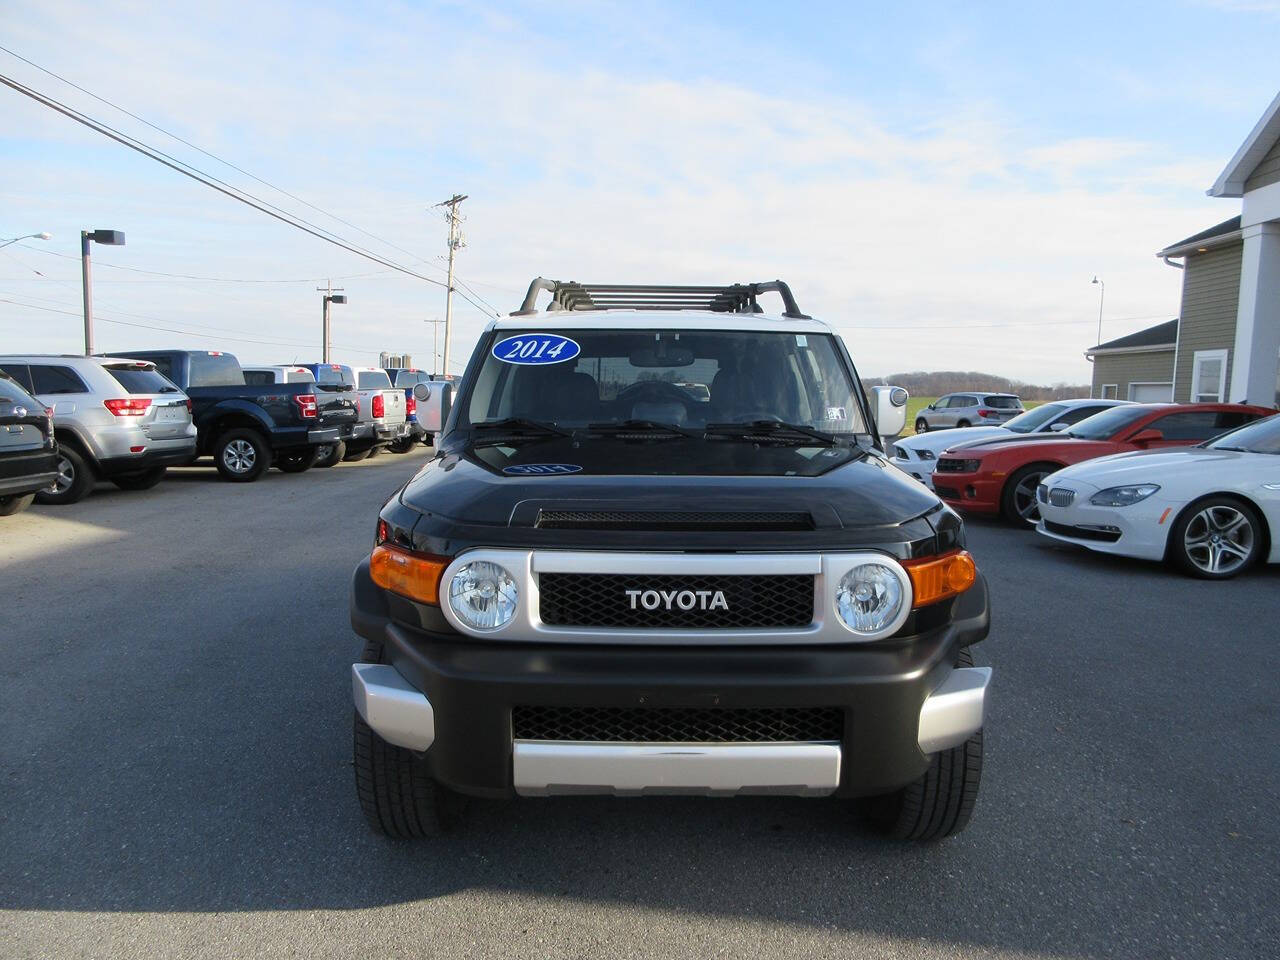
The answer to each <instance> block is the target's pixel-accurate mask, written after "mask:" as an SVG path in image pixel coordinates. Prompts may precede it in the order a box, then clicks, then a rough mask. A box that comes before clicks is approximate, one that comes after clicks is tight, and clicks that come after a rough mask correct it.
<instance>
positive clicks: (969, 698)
mask: <svg viewBox="0 0 1280 960" xmlns="http://www.w3.org/2000/svg"><path fill="white" fill-rule="evenodd" d="M990 683H991V668H990V667H957V668H956V669H955V670H952V671H951V676H949V677H947V679H946V680H944V681H942V683H941V684H940V685H939V686H938V688H937V689H936V690H934V691H933V693H931V694H929V696H928V697H927V698H926V699H925V701H924V705H923V706H921V707H920V732H919V737H918V740H919V743H920V750H921V751H922V752H923V753H937V752H939V751H940V750H947V749H950V748H951V747H957V746H959V745H960V744H962V743H964V742H965V741H966V740H968V739H969V737H971V736H972V735H973V734H975V733H977V732H978V731H979V730H981V729H982V721H983V716H984V714H985V712H986V701H987V686H988V684H990Z"/></svg>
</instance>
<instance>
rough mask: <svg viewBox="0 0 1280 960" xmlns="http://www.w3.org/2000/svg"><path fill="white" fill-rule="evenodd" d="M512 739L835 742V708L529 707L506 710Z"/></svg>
mask: <svg viewBox="0 0 1280 960" xmlns="http://www.w3.org/2000/svg"><path fill="white" fill-rule="evenodd" d="M511 725H512V732H513V735H514V737H515V739H517V740H560V741H564V740H572V741H578V742H583V741H585V742H595V743H598V742H607V743H812V742H814V741H838V740H840V738H841V734H842V733H843V728H844V716H843V713H842V711H841V710H840V709H839V708H837V707H793V708H782V707H747V708H739V709H728V708H715V707H709V708H697V707H530V706H517V707H515V708H514V709H513V710H512V711H511Z"/></svg>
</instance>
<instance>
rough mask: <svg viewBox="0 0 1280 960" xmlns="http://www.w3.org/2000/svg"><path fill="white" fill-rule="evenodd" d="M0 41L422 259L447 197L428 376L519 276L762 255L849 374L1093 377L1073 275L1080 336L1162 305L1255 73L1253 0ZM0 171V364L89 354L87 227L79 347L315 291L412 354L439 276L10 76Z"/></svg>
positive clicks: (27, 25)
mask: <svg viewBox="0 0 1280 960" xmlns="http://www.w3.org/2000/svg"><path fill="white" fill-rule="evenodd" d="M886 7H887V9H886ZM0 46H3V47H6V48H8V49H9V50H10V51H12V52H13V53H16V54H18V55H20V56H21V57H24V58H26V59H27V60H30V61H32V62H34V63H35V64H38V65H39V66H40V67H43V68H45V69H46V70H49V71H52V72H53V73H56V74H59V75H60V76H61V77H63V78H65V79H67V80H70V81H72V82H74V83H76V84H78V85H79V86H81V87H84V88H85V89H86V90H88V91H91V92H92V93H93V94H96V95H97V96H99V97H102V98H104V99H106V100H108V101H111V102H112V103H114V104H116V105H118V106H119V107H123V108H124V109H126V110H128V111H129V112H131V113H133V114H136V115H137V116H138V117H140V118H142V119H143V120H146V121H149V122H150V123H152V124H155V125H156V126H159V127H161V128H163V129H164V130H166V131H169V132H170V133H172V134H176V135H177V136H179V137H181V138H183V139H184V140H187V141H189V142H190V143H191V144H194V145H195V146H196V147H199V148H201V149H202V150H205V151H208V152H210V153H212V154H215V155H217V156H218V157H220V158H222V159H223V160H226V161H230V162H231V163H232V164H234V165H235V166H237V167H239V168H241V170H242V171H247V173H248V174H251V175H252V176H253V177H257V178H260V179H261V180H264V181H267V182H268V183H269V184H271V185H273V186H274V187H276V188H280V189H282V190H284V191H287V192H288V194H291V195H292V197H290V196H286V195H285V194H283V193H280V192H277V191H276V190H273V189H272V187H268V186H266V185H264V184H263V183H260V182H257V181H255V180H253V179H252V178H251V177H250V176H246V175H245V173H243V172H238V171H237V170H235V169H232V168H231V167H228V166H226V165H224V164H222V163H219V162H218V161H217V160H214V159H212V158H210V157H209V156H206V155H204V154H202V153H200V152H198V151H197V150H195V149H193V148H192V147H191V146H188V145H185V144H183V143H181V142H178V141H176V140H174V139H171V138H170V137H168V136H166V135H165V134H163V133H160V132H158V131H156V130H154V129H151V128H149V127H147V126H145V125H144V124H142V123H140V122H138V121H137V120H135V119H132V118H130V117H128V116H126V115H125V114H123V113H121V112H119V111H118V110H116V109H113V108H112V107H110V106H107V105H104V104H103V103H101V102H98V101H96V100H94V99H93V98H92V97H90V96H88V95H86V94H85V93H82V92H80V91H78V90H76V89H74V88H73V87H71V86H68V85H67V84H65V83H63V82H62V81H60V80H58V79H55V78H53V77H51V76H49V75H48V74H46V73H44V72H42V71H41V70H39V69H37V68H35V67H33V66H30V65H29V64H27V63H24V62H22V61H21V60H19V59H16V58H15V57H14V56H12V55H10V54H9V53H4V52H0V74H3V75H5V76H8V77H11V78H13V79H15V80H18V81H20V82H22V83H25V84H27V85H29V86H31V87H33V88H35V89H36V90H38V91H40V92H41V93H44V94H47V95H50V96H53V97H55V98H57V99H59V100H61V101H63V102H64V103H67V104H69V105H71V106H73V107H75V108H77V109H80V110H83V111H84V112H85V113H87V114H89V115H90V116H92V117H94V118H95V119H98V120H101V121H104V122H106V123H108V124H110V125H112V126H114V127H117V128H118V129H120V130H122V131H124V132H125V133H127V134H129V135H132V136H135V137H137V138H139V139H140V140H143V141H145V142H146V143H148V144H150V145H152V146H154V147H157V148H159V149H161V150H163V151H165V152H166V153H169V154H171V155H172V156H174V157H176V158H179V159H181V160H184V161H186V162H189V163H191V164H193V165H195V166H197V167H199V168H200V169H202V170H204V171H206V172H208V173H210V174H212V175H214V176H216V177H218V178H220V179H222V180H225V181H226V182H227V183H229V184H233V185H235V186H237V187H240V188H243V189H245V190H248V191H249V192H251V193H254V194H255V195H257V196H259V197H261V198H262V199H264V200H267V201H269V202H270V203H272V204H275V205H277V206H279V207H280V208H282V209H285V210H288V211H289V212H291V213H294V214H297V215H299V216H302V217H304V218H305V219H307V220H310V221H312V222H314V223H316V224H318V225H320V226H322V227H324V228H325V229H327V230H330V231H332V232H334V233H336V234H338V235H340V236H341V237H343V238H344V239H346V240H348V241H350V242H352V243H353V244H354V245H357V246H362V247H366V248H368V249H370V250H373V251H375V252H376V253H378V254H379V255H380V256H382V257H383V258H386V259H389V260H391V261H393V262H395V263H397V264H400V265H402V266H407V267H410V268H411V269H412V270H413V271H415V272H417V273H421V274H423V275H426V276H430V277H432V278H436V279H438V280H439V281H443V279H444V257H445V253H446V243H445V238H446V224H445V222H444V220H443V217H442V214H441V211H440V210H438V209H434V208H433V205H434V204H436V203H438V202H439V201H441V200H444V199H446V198H447V197H449V196H451V195H452V194H454V193H463V194H466V195H467V196H468V198H469V199H467V200H466V201H465V202H464V203H463V205H462V212H463V214H464V216H465V217H466V222H465V224H464V232H465V237H466V244H467V245H466V246H465V247H464V248H463V249H462V250H460V251H459V254H458V260H457V275H458V277H459V278H460V280H461V281H462V282H464V283H465V284H467V289H466V290H464V291H463V292H467V291H468V290H469V292H470V295H471V296H472V299H473V300H474V301H475V303H474V304H472V303H468V302H466V301H463V300H459V299H455V301H454V339H453V348H452V358H451V368H452V369H453V370H454V371H455V372H457V371H460V370H461V368H462V367H463V365H464V364H465V361H466V358H467V356H468V355H469V353H470V351H471V348H472V347H473V345H474V344H475V341H476V338H477V336H478V335H479V334H480V332H481V331H482V330H483V328H484V325H485V324H486V323H487V322H488V320H489V319H492V317H493V315H494V314H495V313H499V312H501V313H506V312H508V311H510V310H514V309H516V308H517V307H518V305H519V303H520V300H521V298H522V296H523V292H524V290H525V288H526V287H527V286H528V283H529V281H530V280H531V279H532V278H533V277H535V276H539V275H541V276H546V277H551V278H553V279H562V280H570V279H571V280H578V281H596V282H610V283H730V282H735V281H750V280H765V279H773V278H775V277H780V278H782V279H784V280H786V281H788V282H789V284H790V285H791V288H792V290H793V291H794V292H795V295H796V298H797V300H798V301H799V304H800V306H801V308H802V309H803V310H804V311H805V312H807V313H810V314H812V315H814V316H816V317H819V318H820V319H823V320H826V321H827V322H829V323H831V324H832V325H833V326H834V327H836V328H837V329H838V330H839V332H840V333H841V334H842V335H843V336H844V337H845V339H846V341H847V343H848V344H849V348H850V351H851V353H852V355H853V357H854V360H855V362H856V364H857V365H858V368H859V372H860V373H862V374H863V375H864V376H882V375H885V374H889V373H892V372H897V371H908V370H941V369H969V370H980V371H984V372H988V373H994V374H999V375H1003V376H1007V377H1012V378H1016V379H1021V380H1026V381H1030V382H1036V383H1050V382H1063V381H1065V382H1070V383H1085V382H1088V380H1089V377H1090V373H1089V364H1088V362H1087V361H1086V360H1085V358H1084V356H1083V352H1084V351H1085V350H1086V349H1087V348H1088V347H1089V346H1091V345H1092V344H1094V343H1095V342H1097V323H1098V308H1099V292H1100V288H1099V286H1098V285H1094V284H1091V283H1090V280H1091V279H1092V278H1093V276H1095V275H1097V276H1100V277H1101V278H1102V279H1103V280H1104V282H1105V284H1106V287H1105V291H1106V292H1105V303H1104V304H1103V321H1102V339H1103V340H1109V339H1112V338H1114V337H1118V336H1122V335H1124V334H1127V333H1131V332H1133V331H1135V330H1139V329H1142V328H1143V327H1146V326H1150V325H1152V324H1154V323H1158V322H1160V321H1162V320H1167V319H1169V318H1171V317H1174V316H1176V315H1177V310H1178V298H1179V291H1180V280H1181V274H1180V273H1179V272H1178V271H1176V270H1173V269H1171V268H1170V267H1168V266H1166V265H1165V264H1163V263H1162V262H1161V261H1160V260H1158V259H1157V258H1156V257H1155V256H1154V254H1155V252H1156V251H1157V250H1159V249H1161V248H1162V247H1165V246H1167V245H1169V244H1171V243H1173V242H1174V241H1176V240H1179V239H1181V238H1182V237H1185V236H1188V235H1190V234H1192V233H1195V232H1197V231H1199V230H1201V229H1203V228H1205V227H1207V226H1210V225H1212V224H1214V223H1217V222H1219V221H1221V220H1225V219H1227V218H1229V217H1232V216H1234V215H1235V214H1237V213H1238V212H1239V201H1231V200H1222V199H1211V198H1209V197H1206V196H1205V190H1206V189H1207V188H1208V187H1209V186H1210V185H1211V184H1212V182H1213V181H1214V179H1215V178H1216V177H1217V175H1218V173H1219V172H1220V171H1221V169H1222V168H1223V167H1224V166H1225V165H1226V163H1227V161H1228V160H1229V159H1230V158H1231V156H1232V154H1233V153H1234V152H1235V151H1236V149H1237V148H1238V147H1239V145H1240V144H1241V142H1243V140H1244V138H1245V137H1246V135H1247V134H1248V133H1249V131H1250V130H1251V129H1252V127H1253V125H1254V124H1255V123H1256V122H1257V120H1258V118H1259V117H1260V116H1261V115H1262V113H1263V111H1264V110H1265V109H1266V107H1267V105H1268V103H1269V102H1270V101H1271V99H1272V98H1273V97H1274V96H1275V95H1276V92H1277V76H1276V74H1275V71H1274V70H1273V69H1272V70H1270V72H1269V70H1268V68H1266V67H1265V64H1266V63H1272V64H1273V65H1274V62H1275V58H1274V52H1275V50H1276V49H1277V47H1280V0H1277V2H1268V0H1172V2H1165V3H1159V4H1144V3H1122V4H1117V3H1114V2H1109V3H1089V2H1082V3H1076V4H1072V5H1048V4H1027V3H986V4H975V5H956V4H950V3H912V2H900V3H897V4H893V5H885V4H856V3H804V2H800V3H793V4H789V5H779V4H776V3H772V4H766V3H752V2H741V3H718V2H717V3H701V4H690V3H680V2H672V3H667V2H648V0H630V2H625V3H612V2H603V0H562V2H547V3H510V4H484V3H480V2H457V3H452V2H445V3H426V2H382V0H371V2H365V3H360V4H354V3H353V4H343V3H326V2H323V0H321V2H308V3H294V2H287V0H286V2H277V3H267V4H263V3H244V2H241V0H224V2H220V3H218V4H191V3H182V2H179V3H173V4H169V5H164V6H162V5H160V4H156V3H144V2H132V3H129V2H123V3H117V4H102V3H96V4H88V3H83V4H81V3H66V2H59V0H39V2H19V0H0ZM0 171H2V172H0V241H3V240H5V239H8V238H10V237H16V236H19V235H22V234H28V233H34V232H38V231H48V232H49V233H51V234H52V237H51V239H49V240H44V241H41V240H24V241H21V242H20V243H16V244H12V245H9V246H7V247H5V248H3V249H2V250H0V352H17V351H40V352H78V351H80V350H82V349H83V333H82V319H81V306H80V302H81V301H80V298H81V287H80V265H79V262H78V261H79V257H78V254H79V232H80V230H82V229H86V228H87V229H97V228H103V229H118V230H122V231H124V232H125V234H126V238H127V243H126V245H125V246H124V247H96V248H95V249H94V254H93V256H94V260H93V262H94V309H95V315H96V317H97V318H98V319H97V323H96V325H95V333H96V341H97V343H96V346H97V349H99V350H104V351H111V352H115V353H127V352H128V350H129V349H130V348H135V349H142V348H144V347H169V346H177V347H184V348H190V349H222V350H227V351H230V352H233V353H235V354H237V355H238V356H239V357H240V358H241V360H242V362H244V363H270V362H289V361H299V362H301V361H308V360H315V359H319V353H320V327H321V322H320V314H321V295H320V294H319V293H317V292H316V289H315V288H316V287H317V286H323V285H324V283H325V278H333V283H334V286H335V287H339V286H340V287H342V288H343V289H344V292H345V293H346V295H347V297H348V303H347V304H345V305H338V306H335V307H334V308H333V311H334V313H333V334H332V340H333V343H334V359H336V360H340V361H343V362H349V363H353V364H357V365H359V364H376V362H377V360H378V356H377V355H378V352H379V351H382V350H389V351H391V352H396V353H401V352H407V353H410V354H411V355H412V356H413V357H414V360H415V363H416V364H417V365H418V366H423V367H428V368H429V367H431V365H432V362H431V361H432V357H431V355H432V333H433V331H435V330H440V329H441V328H439V327H438V326H436V325H434V324H432V323H430V322H429V321H432V320H439V319H442V318H443V317H444V312H445V305H444V299H445V294H444V289H443V287H442V286H441V285H439V284H430V283H427V282H425V281H423V280H420V279H416V278H414V277H410V276H407V275H404V274H401V273H397V272H394V271H392V270H388V269H387V268H386V267H385V266H382V265H380V264H376V263H372V262H370V261H368V260H364V259H362V258H360V257H358V256H356V255H354V254H351V253H348V252H345V251H343V250H340V249H338V248H336V247H333V246H331V245H329V244H327V243H324V242H322V241H321V240H318V239H316V238H314V237H311V236H308V235H306V234H304V233H302V232H300V231H297V230H295V229H293V228H291V227H288V226H286V225H284V224H281V223H279V222H278V221H275V220H273V219H270V218H268V217H267V216H265V215H263V214H261V213H259V212H256V211H254V210H251V209H249V208H248V207H245V206H242V205H241V204H239V203H237V202H235V201H233V200H231V199H229V198H227V197H225V196H223V195H221V194H218V193H216V192H214V191H213V190H210V189H209V188H207V187H204V186H201V185H199V184H197V183H195V182H193V181H191V180H189V179H187V178H185V177H182V176H181V175H179V174H177V173H174V172H173V171H171V170H168V169H165V168H164V167H161V166H160V165H158V164H157V163H155V162H154V161H152V160H149V159H146V158H144V157H142V156H139V155H138V154H136V153H133V152H131V151H129V150H127V149H125V148H124V147H122V146H120V145H118V144H116V143H113V142H112V141H110V140H108V139H106V138H104V137H103V136H101V135H100V134H97V133H94V132H92V131H90V130H88V129H86V128H84V127H81V126H79V125H77V124H75V123H74V122H72V121H71V120H68V119H67V118H65V117H63V116H61V115H59V114H56V113H54V112H53V111H51V110H50V109H48V108H47V107H44V106H41V105H39V104H37V103H35V102H33V101H31V100H29V99H27V98H26V97H23V96H21V95H20V94H18V93H15V92H13V91H11V90H9V89H8V88H0ZM295 198H300V199H301V201H305V202H306V203H308V204H311V205H313V206H306V205H304V204H303V203H302V202H299V199H295ZM315 208H319V210H317V209H315ZM334 217H336V218H340V220H339V219H333V218H334ZM341 221H345V223H344V222H341ZM360 231H365V232H363V233H362V232H360ZM141 271H149V272H141ZM174 275H178V276H174ZM189 278H202V279H189ZM248 281H255V282H248Z"/></svg>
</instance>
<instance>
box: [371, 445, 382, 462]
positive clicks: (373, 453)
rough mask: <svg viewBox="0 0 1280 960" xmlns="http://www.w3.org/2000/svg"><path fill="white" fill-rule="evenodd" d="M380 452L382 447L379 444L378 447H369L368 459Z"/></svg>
mask: <svg viewBox="0 0 1280 960" xmlns="http://www.w3.org/2000/svg"><path fill="white" fill-rule="evenodd" d="M381 452H382V447H380V446H379V447H370V448H369V459H370V460H372V459H373V458H374V457H376V456H377V455H378V454H380V453H381Z"/></svg>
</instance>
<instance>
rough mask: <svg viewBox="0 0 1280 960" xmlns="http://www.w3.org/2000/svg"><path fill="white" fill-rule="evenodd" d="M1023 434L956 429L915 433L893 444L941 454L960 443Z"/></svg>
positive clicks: (997, 429)
mask: <svg viewBox="0 0 1280 960" xmlns="http://www.w3.org/2000/svg"><path fill="white" fill-rule="evenodd" d="M1021 436H1024V434H1021V433H1012V432H1011V431H1009V430H1006V429H1005V428H1004V427H998V426H994V425H992V426H990V427H958V428H957V429H955V430H930V431H929V432H928V433H917V434H915V435H913V436H910V437H900V438H899V439H897V440H895V441H894V443H895V444H896V445H897V446H900V447H906V448H907V449H908V450H932V451H933V452H934V453H941V452H942V451H943V450H945V449H947V447H954V446H956V445H957V444H960V443H969V442H971V441H973V440H983V439H987V438H993V437H1021Z"/></svg>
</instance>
